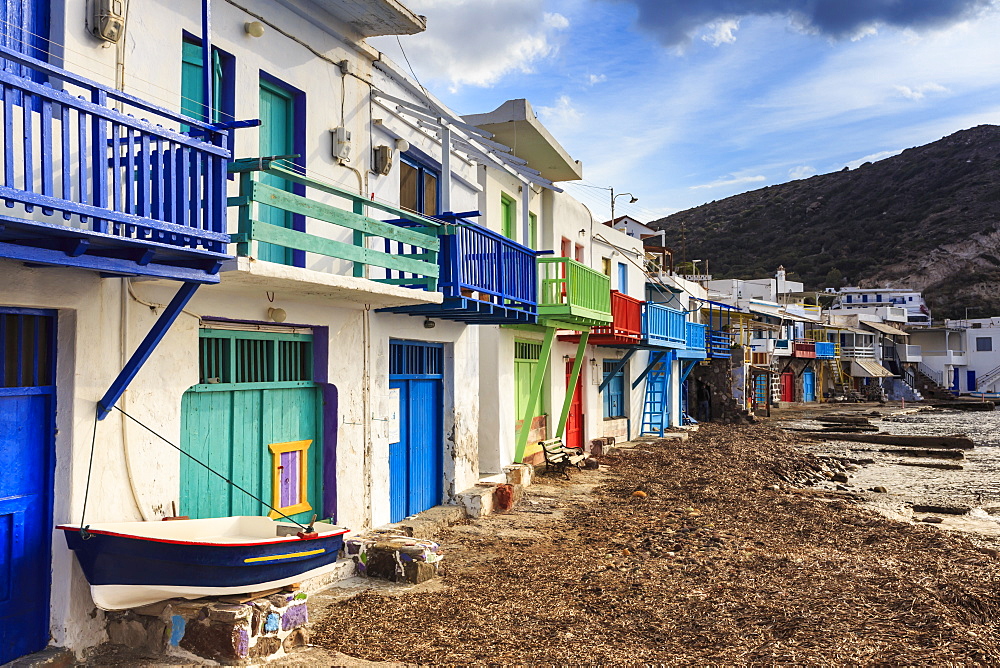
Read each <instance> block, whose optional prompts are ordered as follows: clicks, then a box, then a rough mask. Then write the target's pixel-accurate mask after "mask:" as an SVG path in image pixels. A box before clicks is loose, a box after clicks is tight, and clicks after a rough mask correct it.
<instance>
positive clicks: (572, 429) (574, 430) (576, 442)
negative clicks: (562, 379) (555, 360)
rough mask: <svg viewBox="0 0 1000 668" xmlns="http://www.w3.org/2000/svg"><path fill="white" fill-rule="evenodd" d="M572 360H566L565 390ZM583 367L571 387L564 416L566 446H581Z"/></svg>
mask: <svg viewBox="0 0 1000 668" xmlns="http://www.w3.org/2000/svg"><path fill="white" fill-rule="evenodd" d="M573 364H574V360H572V359H571V360H570V361H568V362H566V391H567V392H569V391H570V387H569V383H570V379H571V377H572V375H573ZM583 440H584V439H583V369H581V370H580V375H579V376H577V379H576V387H574V388H573V399H572V401H571V402H570V404H569V416H568V417H567V418H566V447H567V448H582V447H583Z"/></svg>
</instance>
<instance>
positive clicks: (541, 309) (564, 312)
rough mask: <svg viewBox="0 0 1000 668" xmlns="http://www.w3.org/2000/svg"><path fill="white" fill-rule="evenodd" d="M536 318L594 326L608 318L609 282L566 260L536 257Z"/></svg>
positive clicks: (609, 304) (586, 268) (577, 263)
mask: <svg viewBox="0 0 1000 668" xmlns="http://www.w3.org/2000/svg"><path fill="white" fill-rule="evenodd" d="M538 274H539V279H540V280H539V282H540V288H541V289H540V297H539V300H538V315H539V317H545V318H552V319H555V320H561V321H564V322H568V323H570V324H579V325H584V326H596V325H602V324H605V323H609V322H611V321H612V317H611V279H609V278H608V277H607V276H605V275H604V274H602V273H601V272H599V271H595V270H593V269H591V268H590V267H587V266H584V265H582V264H580V263H579V262H577V261H575V260H571V259H569V258H566V257H540V258H538Z"/></svg>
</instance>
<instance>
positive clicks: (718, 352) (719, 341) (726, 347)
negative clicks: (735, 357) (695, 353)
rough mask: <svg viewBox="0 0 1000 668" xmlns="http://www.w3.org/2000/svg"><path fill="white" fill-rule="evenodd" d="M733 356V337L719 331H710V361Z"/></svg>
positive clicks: (728, 333)
mask: <svg viewBox="0 0 1000 668" xmlns="http://www.w3.org/2000/svg"><path fill="white" fill-rule="evenodd" d="M732 354H733V335H732V334H731V333H730V332H723V331H721V330H718V329H710V330H708V357H709V359H724V358H727V357H731V356H732Z"/></svg>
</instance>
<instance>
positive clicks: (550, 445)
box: [538, 438, 587, 480]
mask: <svg viewBox="0 0 1000 668" xmlns="http://www.w3.org/2000/svg"><path fill="white" fill-rule="evenodd" d="M538 445H540V446H542V452H543V453H545V471H546V472H548V471H550V470H551V471H556V472H558V473H562V474H563V475H564V476H565V477H566V480H569V479H570V478H569V467H571V466H575V467H577V468H580V465H581V464H582V463H583V461H584V460H585V459H587V455H586V454H584V452H583V450H581V449H579V448H567V447H566V446H564V445H563V442H562V439H561V438H552V439H549V440H547V441H539V442H538Z"/></svg>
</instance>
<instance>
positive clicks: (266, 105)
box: [257, 81, 297, 264]
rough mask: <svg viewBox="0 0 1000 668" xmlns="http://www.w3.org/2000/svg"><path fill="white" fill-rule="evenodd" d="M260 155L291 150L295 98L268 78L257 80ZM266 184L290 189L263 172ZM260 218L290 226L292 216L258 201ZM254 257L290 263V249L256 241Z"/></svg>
mask: <svg viewBox="0 0 1000 668" xmlns="http://www.w3.org/2000/svg"><path fill="white" fill-rule="evenodd" d="M260 123H261V125H260V155H261V156H263V157H268V156H275V155H292V154H294V153H295V136H296V131H297V128H296V127H295V98H294V97H293V95H292V93H291V92H290V91H288V90H286V89H284V88H281V87H280V86H278V85H275V84H272V83H270V82H268V81H261V82H260ZM261 181H262V182H263V183H266V184H267V185H270V186H274V187H275V188H281V189H282V190H287V191H289V192H291V190H292V184H290V183H288V182H287V181H285V180H284V179H280V178H278V177H275V176H271V175H268V174H264V175H263V176H262V177H261ZM258 216H259V217H260V220H261V221H263V222H265V223H270V224H272V225H278V226H280V227H287V228H291V227H292V226H293V216H292V214H290V213H288V212H287V211H282V210H281V209H276V208H274V207H270V206H267V205H265V204H261V205H260V211H259V213H258ZM257 258H258V259H260V260H266V261H268V262H277V263H279V264H292V250H291V249H290V248H285V247H284V246H276V245H275V244H268V243H260V244H258V248H257Z"/></svg>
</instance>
